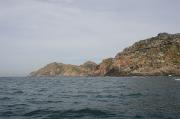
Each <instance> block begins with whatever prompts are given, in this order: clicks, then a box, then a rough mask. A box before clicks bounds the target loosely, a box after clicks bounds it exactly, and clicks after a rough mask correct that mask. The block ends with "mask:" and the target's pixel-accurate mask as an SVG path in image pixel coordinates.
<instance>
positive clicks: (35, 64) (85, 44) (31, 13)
mask: <svg viewBox="0 0 180 119" xmlns="http://www.w3.org/2000/svg"><path fill="white" fill-rule="evenodd" d="M179 4H180V1H179V0H172V1H170V0H136V1H132V0H29V1H25V0H13V1H12V0H2V1H0V41H1V44H0V57H1V58H0V76H25V75H28V73H30V72H31V71H33V70H36V69H38V68H40V67H42V66H44V65H46V64H48V63H51V62H62V63H68V64H78V65H79V64H82V63H84V62H85V61H87V60H92V61H94V62H96V63H99V62H100V61H101V60H102V59H104V58H108V57H114V56H115V55H116V54H117V53H118V52H120V51H122V50H123V49H124V48H125V47H128V46H130V45H132V44H133V43H134V42H137V41H139V40H143V39H146V38H150V37H153V36H156V35H157V34H158V33H161V32H167V33H172V34H174V33H179V32H180V16H179V15H178V12H179V11H180V7H179Z"/></svg>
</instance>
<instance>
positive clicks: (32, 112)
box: [24, 110, 50, 116]
mask: <svg viewBox="0 0 180 119" xmlns="http://www.w3.org/2000/svg"><path fill="white" fill-rule="evenodd" d="M46 113H50V111H48V110H34V111H31V112H28V113H25V114H24V116H37V115H44V114H46Z"/></svg>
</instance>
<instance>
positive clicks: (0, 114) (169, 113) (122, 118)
mask: <svg viewBox="0 0 180 119" xmlns="http://www.w3.org/2000/svg"><path fill="white" fill-rule="evenodd" d="M177 78H179V77H160V76H159V77H1V78H0V119H180V81H177V80H174V79H177Z"/></svg>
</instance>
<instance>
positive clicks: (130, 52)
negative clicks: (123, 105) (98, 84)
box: [31, 33, 180, 76]
mask: <svg viewBox="0 0 180 119" xmlns="http://www.w3.org/2000/svg"><path fill="white" fill-rule="evenodd" d="M59 75H62V76H136V75H137V76H164V75H178V76H179V75H180V33H178V34H168V33H160V34H158V35H157V36H156V37H152V38H149V39H145V40H141V41H139V42H136V43H134V44H133V45H132V46H130V47H128V48H125V49H124V50H123V51H122V52H120V53H118V54H117V55H116V56H115V57H114V58H107V59H104V60H103V61H102V62H101V63H100V64H96V63H94V62H92V61H88V62H85V63H84V64H82V65H80V66H77V65H71V64H63V63H51V64H48V65H46V66H45V67H43V68H41V69H39V70H37V71H35V72H32V73H31V76H59Z"/></svg>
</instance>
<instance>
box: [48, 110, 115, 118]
mask: <svg viewBox="0 0 180 119" xmlns="http://www.w3.org/2000/svg"><path fill="white" fill-rule="evenodd" d="M112 115H113V114H110V113H108V112H105V111H102V110H98V109H90V108H85V109H80V110H66V111H63V112H61V113H55V114H53V115H50V116H49V118H57V117H61V118H68V117H73V118H75V117H76V118H80V117H109V116H112Z"/></svg>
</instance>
